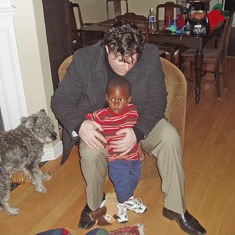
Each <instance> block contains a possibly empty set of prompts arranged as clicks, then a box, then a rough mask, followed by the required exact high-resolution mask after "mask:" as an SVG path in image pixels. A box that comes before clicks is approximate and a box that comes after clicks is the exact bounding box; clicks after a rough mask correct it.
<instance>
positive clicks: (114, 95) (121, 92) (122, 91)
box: [106, 87, 132, 114]
mask: <svg viewBox="0 0 235 235" xmlns="http://www.w3.org/2000/svg"><path fill="white" fill-rule="evenodd" d="M131 98H132V97H131V96H129V93H128V89H127V88H122V87H111V88H110V89H109V92H108V94H106V100H107V102H108V104H109V108H110V110H111V111H112V112H113V113H114V114H120V113H122V112H123V111H124V109H125V107H126V106H127V105H128V104H129V103H130V102H131Z"/></svg>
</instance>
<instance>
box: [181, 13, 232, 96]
mask: <svg viewBox="0 0 235 235" xmlns="http://www.w3.org/2000/svg"><path fill="white" fill-rule="evenodd" d="M233 16H234V13H232V14H230V15H229V17H228V18H227V19H226V22H225V23H224V27H223V31H222V35H221V37H220V41H219V45H218V48H213V47H205V48H204V49H203V50H202V54H203V65H204V66H203V67H204V69H203V71H202V72H203V73H202V77H203V76H204V75H205V74H206V73H214V78H215V79H214V81H213V80H203V81H206V82H213V83H215V84H216V93H217V97H220V96H221V85H220V83H221V82H220V75H221V74H222V75H223V83H224V88H227V72H226V70H227V49H228V43H229V38H230V34H231V28H232V21H233ZM196 53H197V51H196V50H195V49H187V50H186V51H184V52H182V53H181V61H182V71H183V72H184V69H185V65H184V64H185V62H189V63H190V68H191V75H192V76H190V78H189V80H190V81H192V80H193V78H194V64H195V56H196ZM208 64H211V65H213V70H208V69H207V66H206V65H208ZM220 66H221V67H222V72H220Z"/></svg>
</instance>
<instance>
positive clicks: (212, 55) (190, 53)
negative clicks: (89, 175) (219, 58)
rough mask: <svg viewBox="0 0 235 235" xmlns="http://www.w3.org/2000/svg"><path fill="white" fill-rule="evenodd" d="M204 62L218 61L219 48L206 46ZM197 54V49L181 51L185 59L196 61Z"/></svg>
mask: <svg viewBox="0 0 235 235" xmlns="http://www.w3.org/2000/svg"><path fill="white" fill-rule="evenodd" d="M202 53H203V58H204V62H205V63H206V60H210V61H216V55H217V49H216V48H204V49H203V51H202ZM196 54H197V51H196V49H188V50H186V51H184V52H181V57H182V59H183V60H184V61H188V62H194V61H195V55H196Z"/></svg>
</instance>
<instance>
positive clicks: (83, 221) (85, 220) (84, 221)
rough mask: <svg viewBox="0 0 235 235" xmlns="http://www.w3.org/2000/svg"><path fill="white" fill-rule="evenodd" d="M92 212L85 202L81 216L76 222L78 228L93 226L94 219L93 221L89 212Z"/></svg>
mask: <svg viewBox="0 0 235 235" xmlns="http://www.w3.org/2000/svg"><path fill="white" fill-rule="evenodd" d="M91 212H92V210H91V209H90V208H89V206H88V205H87V204H86V206H85V207H84V209H83V211H82V214H81V218H80V221H79V224H78V227H79V228H82V229H90V228H91V227H93V226H94V225H95V221H93V220H92V219H91V218H90V216H89V214H90V213H91Z"/></svg>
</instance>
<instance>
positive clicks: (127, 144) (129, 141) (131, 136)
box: [110, 128, 137, 156]
mask: <svg viewBox="0 0 235 235" xmlns="http://www.w3.org/2000/svg"><path fill="white" fill-rule="evenodd" d="M116 134H117V135H121V134H124V135H125V137H124V138H123V139H122V140H117V141H112V142H110V147H111V148H113V151H114V152H119V153H121V154H120V156H124V155H126V154H127V153H129V152H130V151H131V149H132V148H133V147H134V146H135V145H136V143H137V140H136V136H135V133H134V131H133V129H132V128H126V129H121V130H119V131H117V132H116Z"/></svg>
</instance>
